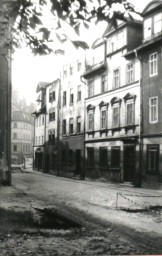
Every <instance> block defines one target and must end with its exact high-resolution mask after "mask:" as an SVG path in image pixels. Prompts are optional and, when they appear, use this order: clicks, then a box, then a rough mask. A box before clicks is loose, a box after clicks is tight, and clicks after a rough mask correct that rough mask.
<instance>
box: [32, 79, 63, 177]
mask: <svg viewBox="0 0 162 256" xmlns="http://www.w3.org/2000/svg"><path fill="white" fill-rule="evenodd" d="M37 93H38V99H37V101H38V109H37V111H36V112H34V113H33V114H34V116H35V143H34V168H35V169H36V170H39V171H43V172H47V173H50V172H51V173H56V172H58V168H59V140H58V138H59V129H58V128H59V111H60V80H59V79H56V80H55V81H54V82H52V83H44V82H40V83H39V84H38V86H37Z"/></svg>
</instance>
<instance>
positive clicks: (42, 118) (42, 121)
mask: <svg viewBox="0 0 162 256" xmlns="http://www.w3.org/2000/svg"><path fill="white" fill-rule="evenodd" d="M42 125H44V116H42Z"/></svg>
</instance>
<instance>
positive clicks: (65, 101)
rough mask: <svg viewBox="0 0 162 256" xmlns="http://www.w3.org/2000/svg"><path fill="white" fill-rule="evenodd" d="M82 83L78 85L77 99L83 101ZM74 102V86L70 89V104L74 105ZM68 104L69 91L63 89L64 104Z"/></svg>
mask: <svg viewBox="0 0 162 256" xmlns="http://www.w3.org/2000/svg"><path fill="white" fill-rule="evenodd" d="M81 95H82V93H81V85H78V88H77V101H81V97H82V96H81ZM73 103H74V90H73V88H71V89H70V95H69V104H70V105H72V104H73ZM66 105H67V92H66V91H63V106H66Z"/></svg>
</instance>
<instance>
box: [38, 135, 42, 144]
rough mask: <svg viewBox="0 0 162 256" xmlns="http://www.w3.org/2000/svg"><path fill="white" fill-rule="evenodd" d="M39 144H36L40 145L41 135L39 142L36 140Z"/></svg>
mask: <svg viewBox="0 0 162 256" xmlns="http://www.w3.org/2000/svg"><path fill="white" fill-rule="evenodd" d="M38 143H39V144H38V145H40V144H41V137H40V136H39V142H38Z"/></svg>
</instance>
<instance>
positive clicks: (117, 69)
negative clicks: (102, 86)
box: [113, 68, 120, 89]
mask: <svg viewBox="0 0 162 256" xmlns="http://www.w3.org/2000/svg"><path fill="white" fill-rule="evenodd" d="M116 71H118V75H115V72H116ZM117 77H118V80H117V81H118V84H117V83H116V79H117ZM116 84H117V85H116ZM119 87H120V68H116V69H114V70H113V89H117V88H119Z"/></svg>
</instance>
